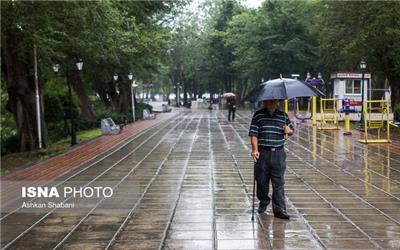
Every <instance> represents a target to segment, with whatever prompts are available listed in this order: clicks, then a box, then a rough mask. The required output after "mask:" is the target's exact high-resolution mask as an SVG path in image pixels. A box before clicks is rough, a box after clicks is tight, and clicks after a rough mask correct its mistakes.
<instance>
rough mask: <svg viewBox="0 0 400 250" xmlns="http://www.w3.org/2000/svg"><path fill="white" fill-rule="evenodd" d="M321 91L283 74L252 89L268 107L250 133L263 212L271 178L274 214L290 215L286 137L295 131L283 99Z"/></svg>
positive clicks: (255, 118)
mask: <svg viewBox="0 0 400 250" xmlns="http://www.w3.org/2000/svg"><path fill="white" fill-rule="evenodd" d="M318 95H321V93H320V92H319V91H318V90H317V89H315V88H313V87H312V86H310V85H307V84H305V83H302V82H300V81H298V80H295V79H287V78H282V77H281V78H280V79H275V80H270V81H268V82H266V83H262V84H261V85H260V86H259V87H258V88H257V89H255V90H253V91H252V92H251V97H250V98H251V101H254V102H258V101H263V102H264V108H263V109H260V110H258V111H257V112H255V113H254V116H253V119H252V121H251V125H250V130H249V136H250V141H251V146H252V151H251V156H252V157H253V160H254V162H255V164H254V183H253V216H252V219H254V195H255V194H254V188H255V182H257V198H258V199H259V200H260V204H259V207H258V212H259V213H264V212H265V211H266V209H267V206H268V205H269V203H270V202H271V198H270V197H269V194H268V193H269V182H270V181H271V182H272V189H273V193H272V210H273V212H274V216H275V217H277V218H281V219H289V218H290V217H289V215H288V214H287V212H286V204H285V188H284V184H285V179H284V174H285V169H286V153H285V149H284V145H285V140H286V138H287V137H288V136H290V135H292V134H293V125H292V123H291V121H290V119H289V117H288V115H287V114H286V113H285V112H283V111H281V110H279V109H278V106H279V100H289V99H292V98H294V97H300V96H318Z"/></svg>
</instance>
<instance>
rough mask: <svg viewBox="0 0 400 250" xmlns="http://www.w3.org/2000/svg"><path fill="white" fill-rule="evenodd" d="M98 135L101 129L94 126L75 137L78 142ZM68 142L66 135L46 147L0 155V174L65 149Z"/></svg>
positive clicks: (69, 138) (68, 144) (69, 140)
mask: <svg viewBox="0 0 400 250" xmlns="http://www.w3.org/2000/svg"><path fill="white" fill-rule="evenodd" d="M100 135H101V130H100V129H99V128H96V129H91V130H85V131H79V132H78V133H77V138H78V142H84V141H87V140H90V139H93V138H96V137H98V136H100ZM70 143H71V137H66V138H63V139H61V140H59V141H57V142H55V143H53V144H52V145H51V146H50V147H49V148H47V149H40V150H35V151H30V152H21V153H14V154H8V155H5V156H2V157H1V169H0V170H1V171H0V176H3V175H5V174H8V173H10V172H13V171H15V170H18V169H20V168H23V167H24V166H27V165H29V164H30V163H33V162H36V161H39V160H44V159H46V158H49V157H50V156H52V155H54V154H56V153H60V152H62V151H65V150H67V149H68V148H69V147H70Z"/></svg>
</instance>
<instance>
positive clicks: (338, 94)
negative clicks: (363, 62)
mask: <svg viewBox="0 0 400 250" xmlns="http://www.w3.org/2000/svg"><path fill="white" fill-rule="evenodd" d="M331 79H332V80H333V98H336V99H338V100H339V111H342V110H343V101H344V100H345V99H348V100H350V107H351V109H352V110H353V112H355V113H357V112H361V107H362V95H361V89H364V100H368V99H369V96H368V89H371V74H370V73H364V85H363V86H364V88H363V87H362V74H361V73H355V72H335V73H332V74H331Z"/></svg>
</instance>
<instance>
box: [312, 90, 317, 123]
mask: <svg viewBox="0 0 400 250" xmlns="http://www.w3.org/2000/svg"><path fill="white" fill-rule="evenodd" d="M312 125H313V126H317V97H316V96H313V97H312Z"/></svg>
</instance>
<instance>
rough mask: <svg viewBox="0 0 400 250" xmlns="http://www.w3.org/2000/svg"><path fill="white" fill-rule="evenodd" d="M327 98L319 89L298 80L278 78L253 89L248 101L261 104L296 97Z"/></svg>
mask: <svg viewBox="0 0 400 250" xmlns="http://www.w3.org/2000/svg"><path fill="white" fill-rule="evenodd" d="M309 96H325V95H324V93H322V92H321V91H320V90H318V89H317V88H315V87H313V86H311V85H309V84H307V83H304V82H301V81H299V80H296V79H290V78H278V79H274V80H270V81H267V82H264V83H262V84H261V85H260V86H258V87H257V88H255V89H253V90H252V91H251V92H250V93H249V94H248V95H247V98H246V99H247V100H249V101H251V102H260V101H266V100H290V99H293V98H295V97H309Z"/></svg>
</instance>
